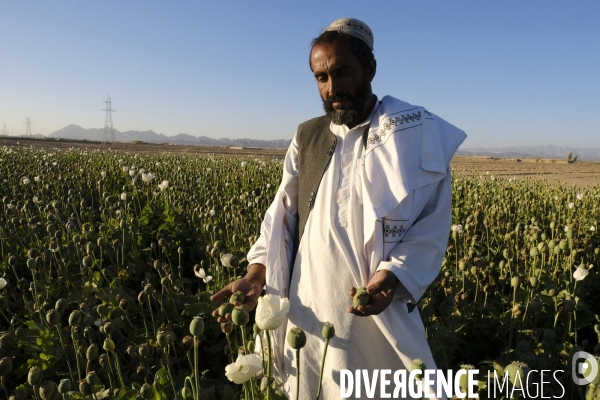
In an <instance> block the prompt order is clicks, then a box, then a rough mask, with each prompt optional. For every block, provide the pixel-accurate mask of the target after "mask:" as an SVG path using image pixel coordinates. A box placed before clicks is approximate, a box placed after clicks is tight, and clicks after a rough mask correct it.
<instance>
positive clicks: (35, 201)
mask: <svg viewBox="0 0 600 400" xmlns="http://www.w3.org/2000/svg"><path fill="white" fill-rule="evenodd" d="M32 201H33V202H34V203H36V204H37V203H39V202H40V201H39V199H38V197H37V196H33V199H32Z"/></svg>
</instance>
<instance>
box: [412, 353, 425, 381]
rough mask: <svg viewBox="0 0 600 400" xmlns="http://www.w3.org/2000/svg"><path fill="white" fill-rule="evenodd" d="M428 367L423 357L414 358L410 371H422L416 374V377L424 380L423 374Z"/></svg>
mask: <svg viewBox="0 0 600 400" xmlns="http://www.w3.org/2000/svg"><path fill="white" fill-rule="evenodd" d="M426 369H427V367H426V366H425V362H424V361H423V359H422V358H415V359H414V360H412V362H411V363H410V371H411V372H412V371H417V370H419V371H421V373H420V374H415V379H417V380H419V381H421V380H423V374H424V372H425V370H426Z"/></svg>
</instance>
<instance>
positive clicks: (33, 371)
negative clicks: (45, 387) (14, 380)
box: [27, 366, 44, 386]
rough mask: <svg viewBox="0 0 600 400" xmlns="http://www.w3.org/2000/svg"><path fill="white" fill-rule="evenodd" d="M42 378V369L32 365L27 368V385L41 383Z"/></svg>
mask: <svg viewBox="0 0 600 400" xmlns="http://www.w3.org/2000/svg"><path fill="white" fill-rule="evenodd" d="M42 379H44V377H43V376H42V370H41V369H39V367H37V366H33V367H31V368H29V373H28V374H27V383H29V385H31V386H38V385H39V384H40V383H42Z"/></svg>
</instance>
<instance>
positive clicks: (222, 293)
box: [210, 284, 231, 301]
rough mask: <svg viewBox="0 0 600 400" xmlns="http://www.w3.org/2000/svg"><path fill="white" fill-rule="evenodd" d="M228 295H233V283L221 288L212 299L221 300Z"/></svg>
mask: <svg viewBox="0 0 600 400" xmlns="http://www.w3.org/2000/svg"><path fill="white" fill-rule="evenodd" d="M227 296H231V284H229V285H227V286H225V287H224V288H223V289H221V290H219V291H218V292H217V293H215V294H213V295H212V296H210V300H211V301H219V300H222V299H224V298H225V297H227Z"/></svg>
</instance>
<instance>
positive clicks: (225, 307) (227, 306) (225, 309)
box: [219, 303, 233, 317]
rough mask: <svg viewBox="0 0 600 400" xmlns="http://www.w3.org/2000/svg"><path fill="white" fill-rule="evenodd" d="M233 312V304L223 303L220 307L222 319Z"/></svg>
mask: <svg viewBox="0 0 600 400" xmlns="http://www.w3.org/2000/svg"><path fill="white" fill-rule="evenodd" d="M231 311H233V304H231V303H223V304H221V306H220V307H219V315H220V316H221V317H224V316H226V315H227V314H229V313H230V312H231Z"/></svg>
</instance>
